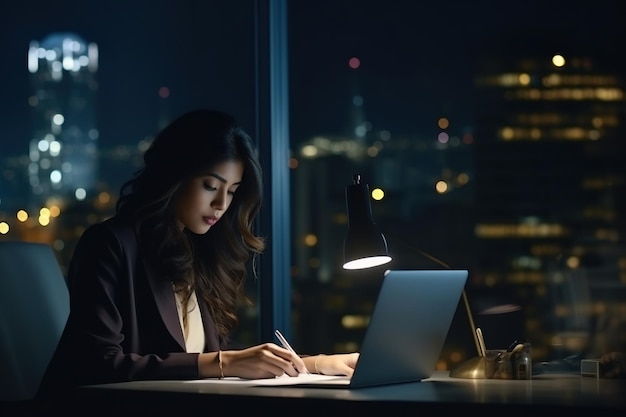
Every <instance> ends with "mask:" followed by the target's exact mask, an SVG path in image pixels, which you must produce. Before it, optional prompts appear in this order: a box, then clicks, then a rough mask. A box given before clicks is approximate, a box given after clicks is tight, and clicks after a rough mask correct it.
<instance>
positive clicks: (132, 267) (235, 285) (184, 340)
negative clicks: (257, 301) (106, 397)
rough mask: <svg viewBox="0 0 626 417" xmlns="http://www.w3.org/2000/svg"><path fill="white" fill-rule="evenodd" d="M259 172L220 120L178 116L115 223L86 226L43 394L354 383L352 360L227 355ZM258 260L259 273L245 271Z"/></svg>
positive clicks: (227, 121)
mask: <svg viewBox="0 0 626 417" xmlns="http://www.w3.org/2000/svg"><path fill="white" fill-rule="evenodd" d="M261 190H262V173H261V168H260V165H259V162H258V159H257V156H256V153H255V150H254V148H253V144H252V141H251V139H250V138H249V136H248V135H247V134H246V133H245V132H244V131H243V130H242V129H241V128H240V127H238V125H237V124H236V122H235V120H234V119H233V118H232V117H231V116H229V115H227V114H224V113H221V112H218V111H213V110H196V111H192V112H189V113H187V114H184V115H182V116H181V117H179V118H178V119H177V120H175V121H174V122H173V123H171V124H170V125H169V126H168V127H166V128H165V129H164V130H163V131H162V132H160V133H159V135H158V136H157V137H156V138H155V139H154V141H153V143H152V145H151V146H150V148H149V149H148V150H147V151H146V153H145V155H144V167H143V168H142V169H141V170H140V171H138V172H137V173H136V174H135V175H134V177H133V178H132V179H131V180H130V181H128V182H127V183H126V184H124V185H123V186H122V189H121V193H120V199H119V200H118V203H117V207H116V215H115V216H114V217H112V218H110V219H108V220H106V221H104V222H102V223H100V224H96V225H93V226H91V227H89V228H88V229H87V230H86V231H85V232H84V234H83V236H82V237H81V239H80V241H79V242H78V244H77V246H76V249H75V252H74V254H73V257H72V261H71V263H70V267H69V270H68V285H69V289H70V303H71V313H70V316H69V319H68V322H67V325H66V328H65V330H64V333H63V336H62V338H61V341H60V343H59V346H58V348H57V351H56V352H55V355H54V357H53V359H52V361H51V364H50V366H49V368H48V370H47V372H46V375H45V378H44V382H43V383H42V387H41V392H46V391H48V389H49V388H51V387H54V388H59V387H67V386H76V385H84V384H96V383H108V382H119V381H130V380H145V379H195V378H207V377H218V378H222V377H228V376H236V377H241V378H272V377H275V376H279V375H284V374H286V375H289V376H296V375H298V373H301V372H306V371H307V370H308V371H310V372H313V371H315V372H318V373H326V374H344V375H351V374H352V371H353V368H354V365H355V363H356V360H357V358H358V354H357V353H352V354H334V355H317V356H306V357H302V358H301V357H298V356H296V355H295V354H293V353H291V352H290V351H289V350H287V349H285V348H282V347H280V346H278V345H276V344H274V343H264V344H261V345H258V346H253V347H249V348H247V349H241V350H228V343H229V334H230V333H231V332H232V331H233V329H234V328H235V326H236V325H237V315H236V308H237V305H238V303H239V302H240V301H242V300H243V301H246V298H245V294H244V291H243V284H244V278H245V275H246V271H248V270H249V269H248V266H252V268H251V270H253V271H254V260H255V256H256V255H257V254H260V253H261V252H262V251H263V249H264V242H263V240H262V239H261V238H259V237H258V236H255V234H254V233H253V222H254V219H255V217H256V215H257V213H258V211H259V208H260V204H261ZM248 262H251V263H252V265H249V264H248Z"/></svg>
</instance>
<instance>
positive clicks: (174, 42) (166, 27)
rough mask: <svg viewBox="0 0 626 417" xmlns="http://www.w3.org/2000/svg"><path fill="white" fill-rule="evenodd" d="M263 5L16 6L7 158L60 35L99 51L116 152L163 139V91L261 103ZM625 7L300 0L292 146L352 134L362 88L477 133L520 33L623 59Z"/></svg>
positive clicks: (10, 28) (246, 0)
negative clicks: (32, 73) (491, 83)
mask: <svg viewBox="0 0 626 417" xmlns="http://www.w3.org/2000/svg"><path fill="white" fill-rule="evenodd" d="M252 3H253V2H252V0H236V1H228V2H226V1H208V0H207V1H199V0H195V1H192V0H182V1H165V0H156V1H155V0H150V1H148V0H140V1H120V0H113V1H106V2H103V1H76V0H65V1H56V2H50V1H45V2H42V1H33V2H5V4H3V6H2V9H1V12H0V39H1V41H2V50H3V51H2V64H1V65H0V80H1V81H0V83H1V84H0V85H1V87H2V99H1V100H0V157H4V156H5V155H13V154H16V153H23V152H25V150H26V149H27V143H28V140H29V138H30V130H29V120H30V119H29V118H30V112H29V107H28V104H27V97H28V95H29V94H30V88H29V82H28V72H27V71H26V57H27V51H28V44H29V42H30V41H31V40H42V39H43V38H45V37H46V36H47V35H49V34H50V33H52V32H55V31H62V32H68V31H69V32H74V33H76V34H78V35H79V36H81V37H82V38H83V39H85V40H86V41H88V42H96V43H97V44H98V47H99V52H100V71H99V73H98V80H99V85H100V89H99V101H98V123H99V128H100V132H101V136H100V137H101V139H102V143H103V144H106V145H114V144H124V143H131V142H135V141H136V140H137V139H139V138H143V137H145V136H148V135H151V134H153V133H155V131H156V126H157V118H158V114H159V111H160V110H159V101H160V100H161V99H160V98H159V97H158V95H157V91H158V88H159V87H160V86H162V85H167V86H169V87H170V88H171V90H172V96H171V97H170V99H168V100H169V103H170V104H169V106H170V107H169V108H170V112H171V113H172V114H177V113H179V112H182V111H183V110H185V109H188V108H192V107H196V106H217V107H221V108H222V109H225V110H230V109H233V110H235V109H238V108H240V107H241V106H243V105H244V104H248V103H243V104H242V103H241V100H240V98H239V97H241V95H242V92H247V91H252V89H253V79H252V78H251V76H250V74H251V73H252V70H251V68H252V65H253V56H252V49H251V47H250V46H251V45H248V44H241V43H237V44H234V43H233V42H229V40H230V39H235V38H236V37H237V36H238V33H239V32H240V31H249V32H250V33H252V32H251V31H252V27H251V23H252V22H253V19H252V7H251V6H250V5H251V4H252ZM622 8H623V7H622V6H621V2H620V1H619V0H594V1H565V0H563V1H549V0H527V1H524V2H518V1H496V0H484V1H480V0H475V1H463V0H458V1H445V0H439V1H428V2H427V1H413V0H405V1H398V0H388V1H378V2H374V1H370V0H353V1H335V0H333V1H331V0H327V1H320V0H317V1H306V0H298V1H290V2H289V15H290V18H291V20H290V23H289V28H290V39H289V45H290V60H291V61H290V62H291V64H290V81H291V86H290V88H291V97H290V104H291V121H290V124H291V130H292V135H293V137H292V140H300V139H301V140H306V139H307V138H308V137H310V136H312V135H316V134H328V133H342V132H345V131H346V130H347V129H349V105H350V99H351V96H352V94H354V93H355V91H357V92H358V93H359V94H362V95H363V97H364V99H365V107H364V108H365V110H366V114H367V116H368V118H369V119H370V121H371V122H372V123H373V124H374V125H375V126H377V127H379V128H384V129H389V130H391V131H399V132H403V133H406V132H413V131H417V132H419V131H428V128H432V127H433V124H434V121H435V120H436V118H437V117H439V116H442V115H444V116H448V117H450V118H451V120H452V121H453V123H455V124H456V126H464V125H471V123H472V115H473V114H472V111H471V108H472V99H473V97H472V82H473V65H474V62H475V58H476V57H477V56H478V55H480V54H482V53H488V52H489V51H490V50H491V49H493V48H502V39H503V38H504V36H505V35H506V34H512V33H514V34H517V35H519V36H518V38H523V36H522V35H524V36H526V35H527V34H528V35H532V34H535V35H536V36H540V35H537V34H541V33H546V31H548V32H551V33H555V34H559V35H564V37H565V38H567V39H568V40H569V43H570V45H568V46H566V47H565V46H564V48H569V47H572V46H576V47H577V48H578V47H580V48H581V49H582V50H592V51H597V52H599V53H601V54H603V55H604V56H607V57H611V56H612V57H613V59H616V60H617V59H620V60H623V58H622V57H621V56H620V55H619V54H621V53H622V51H623V45H624V40H625V39H626V38H625V37H624V29H623V28H624V26H626V25H624V23H623V22H622V21H621V20H620V19H621V18H620V11H621V9H622ZM207 27H211V28H212V29H213V28H215V27H217V28H218V31H219V33H220V36H221V39H211V40H208V39H205V38H204V36H206V33H207V30H206V28H207ZM222 35H223V36H222ZM506 36H508V35H506ZM518 43H520V44H523V43H524V42H521V41H519V40H518ZM502 50H503V49H499V51H500V52H499V53H502ZM504 50H506V48H505V49H504ZM565 52H567V51H565ZM242 56H245V58H244V59H243V60H242V59H241V57H242ZM352 56H357V57H359V58H360V60H361V67H360V68H359V70H358V74H357V73H355V72H354V71H353V70H350V69H349V67H348V60H349V59H350V57H352ZM190 57H193V58H192V59H191V58H190ZM218 58H219V59H218ZM234 62H239V63H241V62H244V65H242V64H239V65H233V63H234ZM248 64H249V65H248ZM216 80H217V81H216ZM216 85H217V87H216ZM231 92H232V94H231ZM248 107H249V106H248ZM244 116H245V115H244ZM246 117H247V116H246ZM244 119H245V117H244ZM246 120H247V121H248V122H249V117H248V119H246Z"/></svg>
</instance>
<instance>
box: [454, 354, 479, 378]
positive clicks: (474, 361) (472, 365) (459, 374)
mask: <svg viewBox="0 0 626 417" xmlns="http://www.w3.org/2000/svg"><path fill="white" fill-rule="evenodd" d="M486 366H487V360H486V359H485V357H484V356H477V357H475V358H470V359H468V360H466V361H465V362H463V363H462V364H460V365H459V366H457V367H456V368H454V369H453V370H451V371H450V376H451V377H452V378H465V379H487V373H486Z"/></svg>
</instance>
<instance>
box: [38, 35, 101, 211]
mask: <svg viewBox="0 0 626 417" xmlns="http://www.w3.org/2000/svg"><path fill="white" fill-rule="evenodd" d="M28 70H29V72H30V74H31V76H30V78H31V85H32V89H33V91H32V95H31V97H30V98H29V104H30V106H31V107H32V109H33V111H32V115H33V119H32V122H31V126H32V138H31V141H30V149H29V152H28V156H29V160H30V163H29V166H28V174H29V181H30V185H31V187H32V194H33V196H34V201H33V203H34V204H40V203H45V202H46V201H48V200H49V199H51V198H57V199H58V198H61V199H66V198H77V199H79V200H80V199H83V198H85V196H86V194H88V193H89V192H90V191H91V190H93V189H94V187H95V185H96V184H95V179H96V174H97V160H98V155H97V140H98V136H99V134H98V129H97V127H96V94H97V91H98V84H97V80H96V74H97V71H98V47H97V45H96V44H95V43H86V42H85V41H84V40H82V39H81V38H80V37H79V36H77V35H75V34H72V33H53V34H51V35H49V36H48V37H47V38H45V39H44V40H43V41H41V42H38V41H32V42H31V43H30V48H29V51H28Z"/></svg>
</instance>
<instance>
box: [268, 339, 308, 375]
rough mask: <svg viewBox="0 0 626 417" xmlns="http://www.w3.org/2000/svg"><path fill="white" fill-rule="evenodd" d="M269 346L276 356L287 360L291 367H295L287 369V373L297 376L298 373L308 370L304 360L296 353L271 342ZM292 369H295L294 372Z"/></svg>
mask: <svg viewBox="0 0 626 417" xmlns="http://www.w3.org/2000/svg"><path fill="white" fill-rule="evenodd" d="M268 347H269V349H270V350H271V351H272V353H274V354H275V355H276V356H278V357H280V358H282V359H284V360H285V361H287V362H288V363H289V365H290V367H291V368H293V369H285V373H287V374H288V375H290V376H297V375H298V373H307V372H308V370H307V368H306V365H305V364H304V361H303V360H302V358H301V357H299V356H298V355H297V354H296V353H294V352H292V351H290V350H287V349H285V348H282V347H280V346H278V345H275V344H270V345H268ZM291 371H294V372H291Z"/></svg>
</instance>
